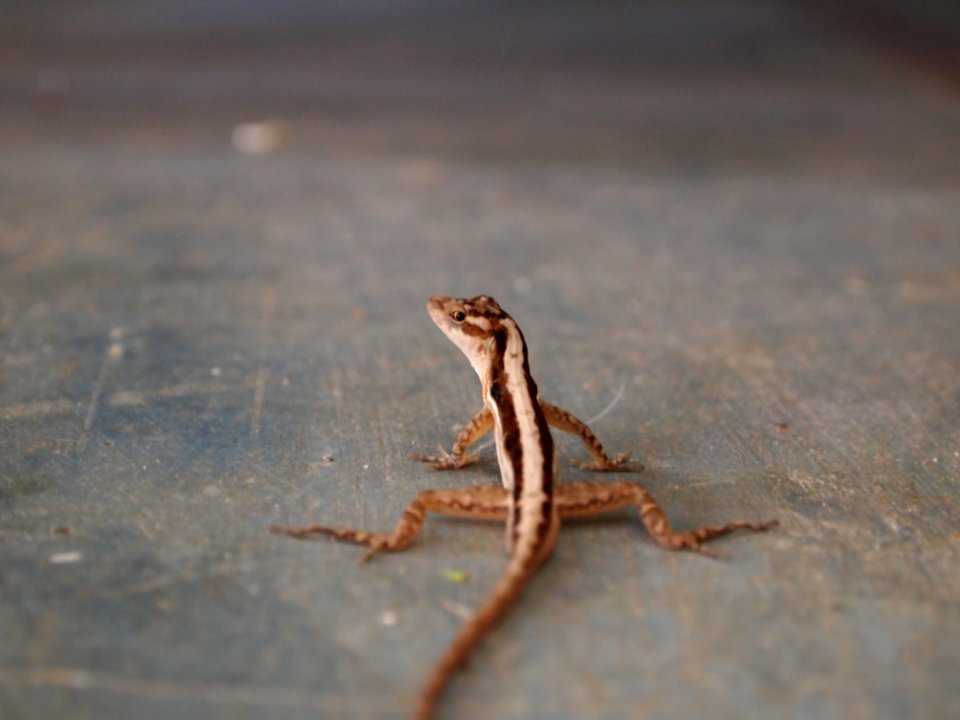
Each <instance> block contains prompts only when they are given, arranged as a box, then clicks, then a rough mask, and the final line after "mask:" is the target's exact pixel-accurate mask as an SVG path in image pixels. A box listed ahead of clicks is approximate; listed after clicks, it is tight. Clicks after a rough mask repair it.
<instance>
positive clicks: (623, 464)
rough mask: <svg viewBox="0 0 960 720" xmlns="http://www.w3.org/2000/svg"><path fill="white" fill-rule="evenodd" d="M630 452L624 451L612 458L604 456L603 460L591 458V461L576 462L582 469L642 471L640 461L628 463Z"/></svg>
mask: <svg viewBox="0 0 960 720" xmlns="http://www.w3.org/2000/svg"><path fill="white" fill-rule="evenodd" d="M628 460H630V453H628V452H624V453H620V454H619V455H617V456H616V457H615V458H613V459H612V460H611V459H610V458H605V459H604V460H603V461H597V460H593V461H591V462H581V463H577V464H579V466H580V467H581V468H582V469H583V470H593V471H594V472H643V465H642V464H641V463H630V462H628Z"/></svg>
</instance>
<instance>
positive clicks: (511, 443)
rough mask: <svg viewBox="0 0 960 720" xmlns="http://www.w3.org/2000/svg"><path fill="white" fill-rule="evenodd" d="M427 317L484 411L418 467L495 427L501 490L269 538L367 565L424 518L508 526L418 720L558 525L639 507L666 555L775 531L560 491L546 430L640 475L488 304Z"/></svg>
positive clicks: (518, 587) (599, 487)
mask: <svg viewBox="0 0 960 720" xmlns="http://www.w3.org/2000/svg"><path fill="white" fill-rule="evenodd" d="M427 311H428V313H429V314H430V317H431V318H432V320H433V321H434V323H436V325H437V327H439V328H440V330H441V331H442V332H443V333H444V335H446V336H447V338H449V339H450V340H451V341H452V342H453V343H454V345H456V346H457V347H458V348H459V349H460V350H461V351H462V352H463V354H464V355H466V357H467V359H468V360H469V361H470V364H471V365H472V366H473V369H474V370H475V371H476V373H477V375H478V376H479V377H480V382H481V386H482V393H483V409H482V410H480V411H479V412H478V413H477V414H476V415H474V417H473V418H472V420H471V421H470V422H469V423H468V424H467V425H466V426H465V427H464V428H463V430H462V431H461V432H460V434H459V435H458V437H457V440H456V441H455V443H454V446H453V449H452V450H451V452H449V453H446V452H444V453H442V454H441V455H440V456H424V457H420V458H419V459H421V460H423V461H425V462H427V463H428V464H430V465H431V466H433V467H435V468H437V469H452V468H459V467H462V466H464V465H466V464H469V463H470V462H472V461H474V460H475V458H473V457H471V456H469V455H468V454H467V449H468V448H469V446H470V445H471V444H472V443H473V442H475V441H476V440H477V439H478V438H479V437H481V436H482V435H483V434H484V433H485V432H487V431H488V430H490V429H491V428H492V429H493V431H494V437H495V445H496V452H497V461H498V465H499V468H500V480H501V485H502V486H494V485H486V486H478V487H471V488H463V489H443V490H424V491H422V492H421V493H419V494H418V495H417V496H416V497H415V498H414V499H413V500H412V501H411V502H410V504H409V505H408V506H407V507H406V509H405V510H404V511H403V515H402V516H401V518H400V520H399V521H398V523H397V525H396V527H395V529H394V531H393V532H392V533H372V532H366V531H361V530H353V529H346V528H336V527H328V526H325V525H309V526H306V527H286V526H279V525H274V526H272V527H271V531H272V532H274V533H278V534H283V535H288V536H291V537H294V538H307V537H311V536H315V535H326V536H329V537H332V538H334V539H336V540H340V541H343V542H349V543H355V544H358V545H364V546H366V547H368V548H369V551H368V552H367V553H366V555H364V556H363V558H362V561H365V560H368V559H370V558H371V557H373V556H374V555H375V554H377V553H378V552H381V551H392V552H396V551H400V550H404V549H406V548H407V547H408V546H409V545H410V544H411V543H412V542H413V540H414V539H415V537H416V536H417V534H418V533H419V531H420V529H421V527H422V526H423V524H424V522H425V519H426V514H427V513H428V512H434V513H439V514H443V515H449V516H459V517H467V518H473V519H485V520H497V521H505V522H506V544H507V552H508V557H509V560H508V562H507V567H506V569H505V571H504V572H503V574H502V576H501V578H500V580H499V582H498V583H497V585H496V586H495V587H494V589H493V591H492V592H491V593H490V594H489V595H488V597H487V599H486V600H485V601H484V602H483V603H482V604H481V605H480V607H479V608H478V609H477V610H476V612H475V613H474V614H473V616H472V617H471V618H470V619H469V620H467V621H466V622H465V623H464V624H463V626H462V627H461V629H460V631H459V633H458V634H457V636H456V637H455V639H454V640H453V642H452V643H451V644H450V645H449V646H448V647H447V650H446V651H445V652H444V654H443V655H442V656H441V657H440V660H439V661H438V662H437V663H436V665H435V666H434V668H433V671H432V673H431V674H430V676H429V678H428V679H427V682H426V684H425V686H424V688H423V690H422V692H421V694H420V699H419V702H418V705H417V707H416V710H415V712H414V718H415V720H431V718H433V717H434V715H435V713H436V710H437V705H438V702H439V700H440V697H441V695H442V694H443V692H444V690H445V689H446V687H447V686H448V684H449V683H450V681H451V679H452V678H453V676H454V675H455V674H456V671H457V670H458V669H459V668H460V667H461V666H463V665H464V664H465V663H466V660H467V658H468V657H469V656H470V654H471V653H472V652H473V650H474V648H475V647H476V646H477V645H479V644H480V642H481V641H482V640H483V639H484V638H485V637H486V636H487V634H488V633H489V632H490V631H491V630H492V629H493V627H494V626H495V625H497V624H498V623H499V622H500V621H501V620H502V619H503V618H504V617H505V616H506V615H507V613H508V612H509V610H510V609H511V607H512V606H513V605H514V603H515V602H516V601H517V599H518V598H519V596H520V594H521V592H522V591H523V589H524V587H525V586H526V584H527V582H528V581H529V580H530V578H531V577H532V576H533V575H534V573H535V572H536V570H537V569H538V568H539V567H540V566H541V565H542V564H543V563H544V562H545V561H546V560H547V559H548V558H549V557H550V556H551V554H552V552H553V549H554V547H555V545H556V542H557V534H558V532H559V530H560V522H561V520H565V519H567V518H573V517H580V516H586V515H594V514H598V513H603V512H607V511H611V510H617V509H620V508H625V507H629V506H631V505H632V506H635V507H636V508H637V510H638V513H639V516H640V520H641V521H642V523H643V525H644V527H645V528H646V530H647V532H648V534H649V535H650V537H651V538H652V539H653V540H654V541H655V542H656V544H657V545H659V546H660V547H662V548H664V549H667V550H693V551H699V552H703V553H705V554H707V555H712V554H711V553H709V552H707V551H706V550H705V549H704V548H703V545H704V543H706V542H708V541H710V540H713V539H715V538H718V537H721V536H723V535H727V534H729V533H731V532H733V531H735V530H749V531H754V532H760V531H764V530H767V529H769V528H771V527H773V526H775V525H776V524H777V521H776V520H768V521H766V522H761V523H752V522H745V521H735V522H731V523H727V524H725V525H715V526H703V527H700V528H698V529H696V530H691V531H686V532H677V531H675V530H674V529H673V528H672V527H671V525H670V523H669V521H668V520H667V517H666V515H665V513H664V512H663V510H662V509H661V508H660V506H659V504H658V503H657V501H656V500H655V499H654V498H653V496H652V495H651V494H650V492H649V491H648V490H647V489H646V488H645V487H644V486H642V485H641V484H639V483H635V482H613V483H597V482H586V481H583V482H570V483H564V484H559V482H558V479H559V478H558V470H559V467H558V463H557V457H556V452H555V449H554V442H553V437H552V435H551V434H550V429H549V426H550V425H553V426H554V427H556V428H558V429H560V430H563V431H566V432H571V433H575V434H577V435H578V436H579V437H580V438H581V440H582V441H583V443H584V444H585V445H586V447H587V449H588V450H589V452H590V454H591V457H592V460H593V462H592V463H591V464H588V467H590V468H592V469H594V470H599V471H604V472H610V471H617V470H638V469H642V466H629V465H627V464H626V460H627V458H628V456H627V455H626V454H624V455H619V456H617V457H616V458H614V459H610V458H608V456H607V455H606V452H605V451H604V449H603V446H602V444H601V443H600V441H599V440H598V439H597V437H596V436H595V435H594V434H593V432H592V431H591V430H590V429H589V427H588V426H587V425H586V424H585V423H583V422H582V421H581V420H579V419H578V418H576V417H575V416H574V415H572V414H570V413H568V412H566V411H565V410H563V409H561V408H559V407H557V406H555V405H550V404H549V403H547V402H545V401H543V400H541V399H540V395H539V392H538V389H537V385H536V382H535V381H534V379H533V377H532V376H531V374H530V363H529V357H528V354H527V345H526V341H525V340H524V337H523V333H522V332H521V330H520V327H519V326H518V325H517V323H516V322H515V321H514V320H513V318H512V317H510V315H508V314H507V313H506V312H505V311H504V310H503V309H501V307H500V306H499V305H498V304H497V302H496V301H495V300H494V299H493V298H491V297H489V296H486V295H479V296H477V297H474V298H470V299H466V298H450V297H445V296H440V295H437V296H434V297H431V298H430V299H429V300H428V301H427Z"/></svg>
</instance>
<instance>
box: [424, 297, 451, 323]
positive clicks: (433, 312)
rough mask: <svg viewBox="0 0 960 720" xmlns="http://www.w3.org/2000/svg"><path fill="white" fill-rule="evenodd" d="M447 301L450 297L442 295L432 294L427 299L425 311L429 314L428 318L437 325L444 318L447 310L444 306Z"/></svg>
mask: <svg viewBox="0 0 960 720" xmlns="http://www.w3.org/2000/svg"><path fill="white" fill-rule="evenodd" d="M449 301H450V298H448V297H445V296H443V295H434V296H433V297H432V298H430V299H429V300H427V312H428V313H429V314H430V318H431V319H432V320H433V321H434V322H435V323H436V324H437V325H440V323H441V322H443V321H444V320H446V317H447V312H446V310H445V309H444V308H445V307H446V305H447V303H448V302H449Z"/></svg>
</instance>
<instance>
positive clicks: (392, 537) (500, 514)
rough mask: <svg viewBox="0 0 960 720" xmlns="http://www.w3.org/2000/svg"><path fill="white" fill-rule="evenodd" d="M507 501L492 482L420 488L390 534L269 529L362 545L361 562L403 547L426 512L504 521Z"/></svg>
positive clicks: (310, 527) (308, 527) (307, 528)
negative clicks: (363, 548)
mask: <svg viewBox="0 0 960 720" xmlns="http://www.w3.org/2000/svg"><path fill="white" fill-rule="evenodd" d="M508 503H509V496H508V493H507V491H506V490H504V489H503V488H501V487H497V486H493V485H485V486H480V487H472V488H464V489H461V490H424V491H423V492H421V493H420V494H419V495H417V496H416V497H415V498H414V499H413V500H411V501H410V504H409V505H407V507H406V508H405V509H404V511H403V515H401V516H400V519H399V520H398V521H397V525H396V527H395V528H394V529H393V532H392V533H373V532H366V531H364V530H353V529H350V528H337V527H328V526H326V525H306V526H304V527H288V526H284V525H271V526H270V532H272V533H274V534H276V535H287V536H289V537H292V538H297V539H300V540H302V539H305V538H310V537H314V536H317V535H325V536H327V537H331V538H333V539H334V540H338V541H340V542H348V543H353V544H354V545H365V546H366V547H368V548H370V550H369V552H367V554H366V555H364V556H363V557H362V558H361V560H360V561H361V562H365V561H367V560H369V559H370V558H372V557H373V556H374V555H376V554H377V553H378V552H400V551H401V550H406V549H407V547H409V546H410V544H411V543H412V542H413V541H414V539H415V538H416V537H417V535H418V534H419V532H420V530H421V529H422V528H423V524H424V522H425V521H426V516H427V513H428V512H435V513H438V514H441V515H452V516H458V517H466V518H474V519H478V520H505V519H506V517H507V506H508Z"/></svg>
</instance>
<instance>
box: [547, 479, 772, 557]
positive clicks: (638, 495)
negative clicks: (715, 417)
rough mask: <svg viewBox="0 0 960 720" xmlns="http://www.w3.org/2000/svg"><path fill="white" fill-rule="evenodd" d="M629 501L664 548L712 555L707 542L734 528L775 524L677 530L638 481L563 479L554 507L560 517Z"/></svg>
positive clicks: (737, 523)
mask: <svg viewBox="0 0 960 720" xmlns="http://www.w3.org/2000/svg"><path fill="white" fill-rule="evenodd" d="M630 505H633V506H635V507H636V508H637V511H638V512H639V514H640V520H641V521H642V522H643V525H644V527H645V528H646V529H647V532H648V533H649V534H650V537H651V538H653V540H654V542H656V543H657V545H659V546H660V547H662V548H664V549H665V550H695V551H697V552H700V553H703V554H705V555H711V556H712V555H713V553H710V552H709V551H707V550H705V549H704V548H703V545H704V543H707V542H710V541H711V540H714V539H716V538H719V537H722V536H724V535H729V534H730V533H732V532H734V531H736V530H749V531H752V532H763V531H765V530H769V529H770V528H772V527H776V526H777V525H778V524H779V522H778V521H777V520H767V521H766V522H760V523H754V522H746V521H743V520H737V521H734V522H730V523H726V524H725V525H705V526H703V527H699V528H697V529H696V530H689V531H687V532H677V531H676V530H674V529H673V528H672V527H671V526H670V522H669V521H668V520H667V516H666V514H665V513H664V512H663V509H662V508H661V507H660V505H659V504H658V503H657V501H656V500H654V498H653V496H652V495H651V494H650V491H648V490H647V489H646V488H645V487H643V486H642V485H640V484H639V483H628V482H617V483H591V482H573V483H564V484H561V485H559V486H558V488H557V509H558V510H559V512H560V517H561V518H570V517H584V516H587V515H596V514H599V513H603V512H607V511H609V510H617V509H619V508H624V507H629V506H630Z"/></svg>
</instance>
